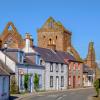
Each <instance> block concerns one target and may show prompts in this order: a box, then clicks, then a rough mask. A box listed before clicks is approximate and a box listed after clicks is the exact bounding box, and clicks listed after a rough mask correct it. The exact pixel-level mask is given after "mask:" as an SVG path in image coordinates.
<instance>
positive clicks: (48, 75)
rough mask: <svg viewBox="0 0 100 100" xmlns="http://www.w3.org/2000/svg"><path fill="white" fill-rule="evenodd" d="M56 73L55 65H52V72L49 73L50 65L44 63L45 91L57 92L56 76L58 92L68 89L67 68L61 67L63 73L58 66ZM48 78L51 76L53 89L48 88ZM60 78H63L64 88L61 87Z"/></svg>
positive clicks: (65, 66) (59, 65)
mask: <svg viewBox="0 0 100 100" xmlns="http://www.w3.org/2000/svg"><path fill="white" fill-rule="evenodd" d="M58 68H59V70H58V72H56V63H53V72H50V63H48V62H46V63H45V90H57V84H56V83H57V82H56V76H58V77H59V84H58V90H63V89H67V88H68V66H67V65H63V68H64V72H61V64H58ZM50 76H53V87H50ZM61 76H64V87H61Z"/></svg>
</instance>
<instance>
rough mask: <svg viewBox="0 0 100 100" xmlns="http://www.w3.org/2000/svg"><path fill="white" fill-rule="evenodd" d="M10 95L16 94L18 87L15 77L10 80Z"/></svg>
mask: <svg viewBox="0 0 100 100" xmlns="http://www.w3.org/2000/svg"><path fill="white" fill-rule="evenodd" d="M10 93H12V94H16V93H18V85H17V80H16V77H15V75H14V76H11V78H10Z"/></svg>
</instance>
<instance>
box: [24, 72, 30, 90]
mask: <svg viewBox="0 0 100 100" xmlns="http://www.w3.org/2000/svg"><path fill="white" fill-rule="evenodd" d="M28 81H29V75H28V74H25V76H24V88H25V90H26V91H27V90H28Z"/></svg>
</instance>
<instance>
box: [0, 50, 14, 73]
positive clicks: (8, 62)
mask: <svg viewBox="0 0 100 100" xmlns="http://www.w3.org/2000/svg"><path fill="white" fill-rule="evenodd" d="M0 60H2V61H3V63H5V61H6V65H7V66H8V67H9V68H10V69H11V70H12V71H14V72H15V70H16V69H15V68H16V65H15V62H14V61H13V60H11V59H10V58H9V57H7V56H5V54H4V53H3V52H2V51H0Z"/></svg>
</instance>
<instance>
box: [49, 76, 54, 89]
mask: <svg viewBox="0 0 100 100" xmlns="http://www.w3.org/2000/svg"><path fill="white" fill-rule="evenodd" d="M50 87H53V76H50Z"/></svg>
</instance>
